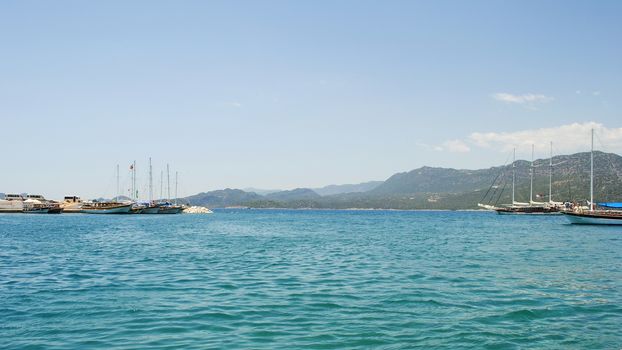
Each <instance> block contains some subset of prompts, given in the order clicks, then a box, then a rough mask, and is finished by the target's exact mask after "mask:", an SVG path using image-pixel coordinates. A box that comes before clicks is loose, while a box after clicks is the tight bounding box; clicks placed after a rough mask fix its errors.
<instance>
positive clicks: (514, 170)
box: [512, 147, 516, 205]
mask: <svg viewBox="0 0 622 350" xmlns="http://www.w3.org/2000/svg"><path fill="white" fill-rule="evenodd" d="M515 182H516V147H514V156H513V157H512V205H514V183H515Z"/></svg>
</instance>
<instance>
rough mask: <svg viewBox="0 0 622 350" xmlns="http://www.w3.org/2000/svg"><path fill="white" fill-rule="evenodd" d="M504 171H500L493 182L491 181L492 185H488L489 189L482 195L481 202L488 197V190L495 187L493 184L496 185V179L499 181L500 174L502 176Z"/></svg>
mask: <svg viewBox="0 0 622 350" xmlns="http://www.w3.org/2000/svg"><path fill="white" fill-rule="evenodd" d="M503 173H504V171H500V172H499V173H498V174H497V176H496V177H495V179H494V180H492V185H490V187H488V191H486V193H485V194H484V196H483V197H482V199H481V201H482V202H483V201H484V200H485V199H486V197H487V196H488V193H490V190H491V189H492V188H493V187H495V183H497V179H499V176H501V174H503Z"/></svg>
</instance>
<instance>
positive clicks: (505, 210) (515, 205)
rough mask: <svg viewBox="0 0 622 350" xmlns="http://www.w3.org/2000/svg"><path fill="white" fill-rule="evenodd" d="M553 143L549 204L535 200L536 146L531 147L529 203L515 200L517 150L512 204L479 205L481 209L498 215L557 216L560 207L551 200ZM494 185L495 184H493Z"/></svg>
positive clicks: (513, 175)
mask: <svg viewBox="0 0 622 350" xmlns="http://www.w3.org/2000/svg"><path fill="white" fill-rule="evenodd" d="M552 162H553V143H552V142H551V160H550V173H549V202H548V203H547V202H536V201H534V200H533V176H534V172H535V166H534V145H532V146H531V165H530V188H529V203H524V202H517V201H516V198H515V188H516V148H515V149H514V152H513V157H512V204H509V205H501V206H496V205H490V204H482V203H478V206H479V207H482V208H484V209H488V210H494V211H495V212H497V214H501V215H507V214H557V213H559V208H560V207H559V205H558V203H556V202H553V201H552V200H551V195H552V178H553V163H552ZM493 185H494V184H493Z"/></svg>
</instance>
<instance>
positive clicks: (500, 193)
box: [495, 181, 514, 206]
mask: <svg viewBox="0 0 622 350" xmlns="http://www.w3.org/2000/svg"><path fill="white" fill-rule="evenodd" d="M507 185H508V183H507V181H506V182H505V183H504V184H503V188H502V189H501V192H499V197H497V200H496V201H495V206H497V204H498V203H499V200H500V199H501V195H502V194H503V191H505V187H506V186H507ZM512 205H514V203H512Z"/></svg>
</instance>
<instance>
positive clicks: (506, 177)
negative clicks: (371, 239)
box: [184, 152, 622, 209]
mask: <svg viewBox="0 0 622 350" xmlns="http://www.w3.org/2000/svg"><path fill="white" fill-rule="evenodd" d="M549 162H550V160H549V159H548V158H547V159H538V160H536V161H535V162H534V168H533V169H534V200H538V201H546V200H548V192H549V171H550V167H549ZM552 163H553V176H552V181H551V182H552V199H553V200H555V201H581V200H585V199H587V198H589V167H590V153H589V152H584V153H576V154H572V155H560V156H555V157H553V159H552ZM515 166H516V167H515V172H516V190H515V193H516V200H517V201H524V202H527V201H529V188H530V175H529V174H530V170H531V163H530V162H527V161H524V160H519V161H516V162H515ZM594 169H595V170H594V174H595V180H594V189H595V190H594V192H595V197H596V198H597V200H599V201H612V200H622V157H621V156H619V155H617V154H614V153H603V152H594ZM511 174H512V165H511V164H506V165H502V166H496V167H491V168H487V169H479V170H465V169H451V168H438V167H427V166H426V167H421V168H418V169H414V170H411V171H408V172H403V173H397V174H394V175H393V176H391V177H389V178H388V179H386V180H385V181H371V182H366V183H361V184H349V185H331V186H326V187H323V188H320V189H310V188H297V189H294V190H287V191H277V192H269V193H265V194H259V193H255V192H247V191H243V190H239V189H224V190H217V191H210V192H204V193H199V194H196V195H193V196H189V197H186V198H184V200H185V201H186V202H188V203H190V204H193V205H203V206H207V207H211V208H218V207H230V206H244V207H252V208H334V209H346V208H361V209H364V208H378V209H475V208H477V203H478V202H485V203H489V204H500V203H508V202H510V201H511V179H512V175H511Z"/></svg>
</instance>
